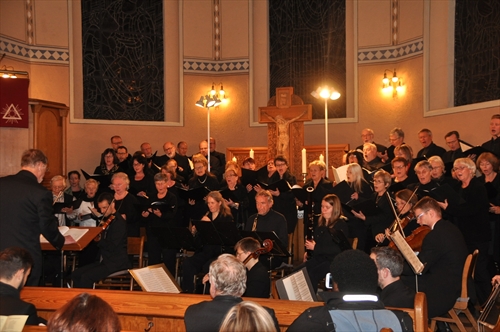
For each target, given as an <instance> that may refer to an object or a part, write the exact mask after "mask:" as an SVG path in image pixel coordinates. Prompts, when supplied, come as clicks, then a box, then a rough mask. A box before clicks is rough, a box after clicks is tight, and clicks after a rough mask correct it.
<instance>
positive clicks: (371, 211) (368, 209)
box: [342, 199, 381, 217]
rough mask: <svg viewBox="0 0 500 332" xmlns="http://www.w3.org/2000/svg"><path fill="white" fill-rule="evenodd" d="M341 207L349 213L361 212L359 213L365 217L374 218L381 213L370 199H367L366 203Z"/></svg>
mask: <svg viewBox="0 0 500 332" xmlns="http://www.w3.org/2000/svg"><path fill="white" fill-rule="evenodd" d="M342 207H344V208H345V209H346V210H348V211H349V212H351V211H356V212H359V211H361V212H363V214H364V215H365V216H366V217H370V216H375V215H377V214H379V213H380V212H381V210H380V208H379V207H378V206H377V204H375V202H374V201H373V200H371V199H368V200H366V201H363V202H359V203H356V204H353V205H352V206H349V205H346V204H342Z"/></svg>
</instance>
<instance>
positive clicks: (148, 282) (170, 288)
mask: <svg viewBox="0 0 500 332" xmlns="http://www.w3.org/2000/svg"><path fill="white" fill-rule="evenodd" d="M129 271H130V273H131V274H132V276H133V277H134V279H135V280H136V281H137V282H138V283H139V285H141V287H142V288H143V289H144V290H146V292H160V293H176V294H179V293H180V290H179V287H178V286H177V285H176V284H175V283H174V281H173V280H172V278H171V277H170V276H169V275H168V274H167V272H166V270H165V265H163V264H158V265H153V266H148V267H145V268H142V269H134V270H129Z"/></svg>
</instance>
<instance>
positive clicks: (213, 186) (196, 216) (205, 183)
mask: <svg viewBox="0 0 500 332" xmlns="http://www.w3.org/2000/svg"><path fill="white" fill-rule="evenodd" d="M199 187H206V188H207V189H208V190H210V191H214V190H219V188H220V186H219V181H217V178H216V177H215V176H213V175H212V174H210V173H206V174H205V175H204V176H201V177H197V176H193V177H192V178H191V179H190V180H189V189H195V188H199ZM188 211H189V218H190V219H192V220H200V219H201V218H202V217H203V216H204V215H205V214H206V213H207V211H208V207H207V204H206V203H205V200H197V201H196V202H195V204H194V205H189V207H188Z"/></svg>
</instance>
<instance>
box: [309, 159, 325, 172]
mask: <svg viewBox="0 0 500 332" xmlns="http://www.w3.org/2000/svg"><path fill="white" fill-rule="evenodd" d="M311 166H318V167H319V170H320V171H324V170H325V169H326V164H325V162H324V161H321V160H313V161H311V162H310V163H309V168H311Z"/></svg>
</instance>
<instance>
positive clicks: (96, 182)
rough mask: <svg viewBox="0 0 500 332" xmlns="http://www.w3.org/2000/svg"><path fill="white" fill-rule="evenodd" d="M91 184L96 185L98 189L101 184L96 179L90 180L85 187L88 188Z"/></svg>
mask: <svg viewBox="0 0 500 332" xmlns="http://www.w3.org/2000/svg"><path fill="white" fill-rule="evenodd" d="M91 184H95V186H96V188H99V182H98V181H97V180H94V179H88V180H87V181H85V184H84V187H85V188H87V187H88V186H89V185H91Z"/></svg>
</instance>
